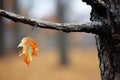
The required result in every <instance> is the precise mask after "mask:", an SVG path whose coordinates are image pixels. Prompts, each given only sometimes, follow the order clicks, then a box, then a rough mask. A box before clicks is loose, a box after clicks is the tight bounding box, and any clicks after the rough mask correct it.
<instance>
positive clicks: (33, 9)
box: [18, 0, 91, 22]
mask: <svg viewBox="0 0 120 80" xmlns="http://www.w3.org/2000/svg"><path fill="white" fill-rule="evenodd" d="M18 1H19V3H20V6H22V8H24V7H30V12H29V15H30V16H32V17H35V18H39V19H40V18H42V17H45V16H46V15H47V16H48V15H49V16H54V15H55V11H56V5H55V1H56V0H34V1H33V0H18ZM90 11H91V7H90V6H88V5H86V3H83V2H82V1H81V0H71V2H70V6H69V8H68V15H67V17H68V18H69V19H68V20H70V21H71V22H72V21H73V22H79V21H83V22H85V21H89V18H90ZM78 17H79V19H78ZM76 18H77V20H76ZM83 18H84V19H83Z"/></svg>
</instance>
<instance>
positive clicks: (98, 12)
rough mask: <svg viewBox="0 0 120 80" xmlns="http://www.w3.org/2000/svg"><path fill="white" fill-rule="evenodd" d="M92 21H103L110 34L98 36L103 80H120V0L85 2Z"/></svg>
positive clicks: (97, 41)
mask: <svg viewBox="0 0 120 80" xmlns="http://www.w3.org/2000/svg"><path fill="white" fill-rule="evenodd" d="M83 1H85V2H87V4H89V5H91V7H92V12H91V21H102V22H103V23H104V27H105V28H107V29H108V30H109V31H110V34H99V35H96V43H97V49H98V57H99V61H100V70H101V76H102V80H120V0H83Z"/></svg>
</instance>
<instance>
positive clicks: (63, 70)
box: [0, 0, 100, 80]
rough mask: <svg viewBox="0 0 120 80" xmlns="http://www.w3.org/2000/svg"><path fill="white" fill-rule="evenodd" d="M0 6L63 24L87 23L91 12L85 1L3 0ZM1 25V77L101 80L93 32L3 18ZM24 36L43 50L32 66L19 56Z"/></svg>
mask: <svg viewBox="0 0 120 80" xmlns="http://www.w3.org/2000/svg"><path fill="white" fill-rule="evenodd" d="M0 9H4V10H7V11H10V12H13V13H16V14H20V15H23V16H26V17H30V18H35V19H38V20H44V21H50V22H60V23H83V22H88V21H90V20H89V19H90V11H91V7H90V6H89V5H86V3H83V2H82V0H0ZM0 28H1V29H0V80H100V71H99V62H98V58H97V50H96V46H95V39H94V35H93V34H86V33H77V32H76V33H68V34H66V33H63V32H60V31H56V30H48V29H42V28H35V29H33V30H32V27H31V26H29V25H25V24H22V23H14V22H12V21H11V20H8V19H6V18H2V17H0ZM24 37H32V38H33V39H34V40H36V42H37V43H38V44H39V46H40V49H41V51H40V53H39V57H38V59H37V60H36V59H34V58H33V61H32V63H31V64H30V66H29V67H28V66H27V65H26V64H25V63H24V61H23V60H22V58H18V49H17V46H18V44H19V43H20V41H21V39H22V38H24Z"/></svg>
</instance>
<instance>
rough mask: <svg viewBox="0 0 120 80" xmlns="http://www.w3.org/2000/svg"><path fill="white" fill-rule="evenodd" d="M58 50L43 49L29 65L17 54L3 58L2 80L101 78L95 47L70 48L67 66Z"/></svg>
mask: <svg viewBox="0 0 120 80" xmlns="http://www.w3.org/2000/svg"><path fill="white" fill-rule="evenodd" d="M57 52H58V51H57V50H56V51H55V50H50V51H46V52H42V51H41V53H40V55H39V57H38V60H36V59H33V62H32V63H31V64H30V66H29V67H28V66H27V65H26V64H25V63H24V62H23V60H22V59H19V58H18V57H16V56H14V57H10V58H7V59H1V60H0V80H100V72H99V63H98V59H97V52H96V50H95V49H85V50H78V49H74V50H70V51H69V52H70V53H69V58H68V59H69V64H68V65H67V66H62V65H60V64H59V57H58V56H59V54H58V53H57ZM88 53H89V54H88Z"/></svg>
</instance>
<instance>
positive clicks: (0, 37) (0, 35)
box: [0, 0, 4, 56]
mask: <svg viewBox="0 0 120 80" xmlns="http://www.w3.org/2000/svg"><path fill="white" fill-rule="evenodd" d="M3 1H4V0H0V9H3V5H4V4H3ZM0 28H1V29H0V56H2V55H3V51H4V22H3V18H2V17H1V16H0Z"/></svg>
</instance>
